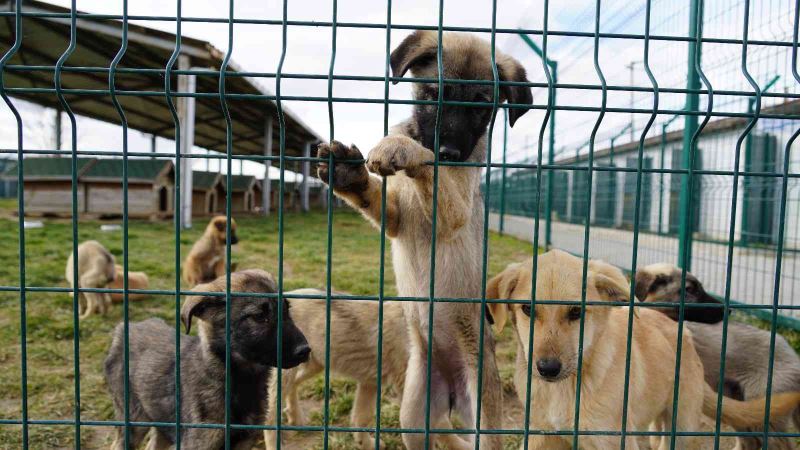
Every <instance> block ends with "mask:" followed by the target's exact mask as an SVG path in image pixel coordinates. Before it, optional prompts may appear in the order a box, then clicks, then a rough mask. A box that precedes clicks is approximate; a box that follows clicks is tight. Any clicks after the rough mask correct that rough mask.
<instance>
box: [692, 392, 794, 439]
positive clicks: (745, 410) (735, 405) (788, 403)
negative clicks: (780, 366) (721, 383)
mask: <svg viewBox="0 0 800 450" xmlns="http://www.w3.org/2000/svg"><path fill="white" fill-rule="evenodd" d="M799 405H800V392H782V393H780V394H777V393H776V394H772V396H771V398H770V402H769V416H770V418H778V417H784V416H786V415H788V414H790V413H792V412H793V411H794V410H795V409H797V407H798V406H799ZM766 406H767V401H766V398H759V399H756V400H749V401H744V402H742V401H739V400H734V399H732V398H729V397H722V421H723V422H725V423H727V424H728V425H731V426H733V427H734V428H737V429H738V428H746V427H755V426H760V425H763V424H764V416H765V415H766ZM703 414H705V415H706V416H709V417H711V418H714V417H716V416H717V393H716V392H714V390H713V389H711V386H709V385H708V384H705V386H704V388H703Z"/></svg>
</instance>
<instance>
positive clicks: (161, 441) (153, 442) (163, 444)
mask: <svg viewBox="0 0 800 450" xmlns="http://www.w3.org/2000/svg"><path fill="white" fill-rule="evenodd" d="M136 446H138V444H137V445H136ZM136 446H134V447H132V448H136ZM171 446H172V444H171V443H170V442H169V439H167V438H166V437H165V436H164V435H163V434H161V433H159V432H158V430H153V432H152V433H150V440H149V441H147V448H146V450H167V449H168V448H170V447H171Z"/></svg>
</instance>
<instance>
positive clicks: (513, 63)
mask: <svg viewBox="0 0 800 450" xmlns="http://www.w3.org/2000/svg"><path fill="white" fill-rule="evenodd" d="M497 72H498V74H499V75H500V80H501V81H517V82H521V83H527V82H528V76H527V74H526V73H525V68H524V67H522V64H520V63H519V61H517V60H516V59H514V58H512V57H510V56H507V55H498V58H497ZM500 92H501V96H502V97H504V98H505V100H506V102H508V103H514V104H517V105H531V104H533V94H531V88H530V87H529V86H501V87H500ZM526 112H528V109H527V108H525V109H522V108H509V109H508V124H509V125H511V126H512V127H513V126H514V122H516V121H517V119H519V118H520V117H522V115H523V114H525V113H526Z"/></svg>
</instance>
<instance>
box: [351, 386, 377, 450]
mask: <svg viewBox="0 0 800 450" xmlns="http://www.w3.org/2000/svg"><path fill="white" fill-rule="evenodd" d="M377 394H378V387H377V386H376V385H375V384H373V383H371V382H360V383H358V384H357V385H356V395H355V399H354V400H353V410H352V411H351V414H350V423H352V424H353V426H354V427H357V428H366V427H368V426H370V425H372V423H373V421H374V419H375V414H374V411H375V398H376V396H377ZM353 439H355V441H356V445H357V446H359V447H361V448H362V449H363V450H373V449H374V448H375V439H373V438H372V437H370V435H369V433H367V432H355V433H353ZM380 444H381V448H385V447H386V445H385V444H384V442H383V441H381V443H380Z"/></svg>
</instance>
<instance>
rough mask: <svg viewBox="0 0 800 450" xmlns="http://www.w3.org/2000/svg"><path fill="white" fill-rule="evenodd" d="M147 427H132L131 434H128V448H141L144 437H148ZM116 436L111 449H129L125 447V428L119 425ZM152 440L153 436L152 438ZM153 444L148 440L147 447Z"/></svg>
mask: <svg viewBox="0 0 800 450" xmlns="http://www.w3.org/2000/svg"><path fill="white" fill-rule="evenodd" d="M147 431H148V429H147V428H144V427H131V428H130V434H129V436H128V444H129V446H128V448H129V449H133V448H139V445H140V444H141V443H142V441H143V440H144V438H146V437H147ZM114 434H115V437H114V442H113V443H112V444H111V450H127V449H126V448H125V428H123V427H117V428H116V429H115V431H114ZM153 434H156V432H155V430H153ZM151 440H152V438H151ZM151 446H152V444H151V443H150V442H148V444H147V449H148V450H149V449H150V448H151Z"/></svg>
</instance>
